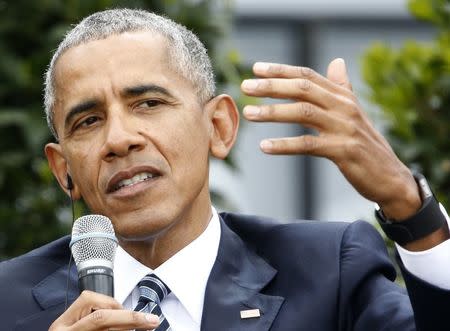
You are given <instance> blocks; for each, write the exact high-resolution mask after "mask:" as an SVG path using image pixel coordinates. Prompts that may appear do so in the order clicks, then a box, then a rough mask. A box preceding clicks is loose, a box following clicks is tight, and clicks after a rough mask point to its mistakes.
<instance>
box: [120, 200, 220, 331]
mask: <svg viewBox="0 0 450 331" xmlns="http://www.w3.org/2000/svg"><path fill="white" fill-rule="evenodd" d="M220 233H221V231H220V222H219V216H218V215H217V212H216V210H215V209H214V208H213V207H212V217H211V220H210V222H209V224H208V226H207V228H206V229H205V231H204V232H203V233H202V234H201V235H200V236H199V237H198V238H196V239H195V240H194V241H192V242H191V243H190V244H189V245H187V246H186V247H184V248H183V249H182V250H180V251H179V252H177V253H176V254H175V255H174V256H172V257H171V258H170V259H168V260H167V261H166V262H164V263H163V264H161V265H160V266H159V267H158V268H156V269H155V270H152V269H150V268H148V267H146V266H144V265H143V264H141V263H140V262H138V261H137V260H135V259H134V258H133V257H131V256H130V255H129V254H128V253H127V252H125V251H124V250H123V249H122V248H121V247H118V249H117V252H116V257H115V260H114V292H115V293H114V298H115V299H116V300H117V301H118V302H120V303H122V304H123V306H124V308H127V309H130V310H131V309H134V307H135V306H136V304H137V302H138V299H139V290H138V288H137V287H136V286H137V284H138V283H139V281H140V280H141V279H142V278H143V277H144V276H145V275H147V274H149V273H155V274H156V275H157V276H158V277H159V278H160V279H162V280H163V281H164V283H165V284H166V285H167V286H168V287H169V288H170V290H171V293H170V294H169V295H168V296H167V297H166V298H165V299H164V300H163V301H162V302H161V310H162V312H163V314H164V316H165V317H166V318H167V320H168V321H169V324H170V326H171V328H172V330H173V331H179V330H183V331H194V330H195V331H198V330H200V323H201V319H202V312H203V300H204V297H205V290H206V283H207V281H208V277H209V274H210V273H211V269H212V267H213V265H214V262H215V260H216V257H217V252H218V249H219V242H220Z"/></svg>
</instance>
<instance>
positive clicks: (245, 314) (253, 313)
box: [241, 309, 261, 319]
mask: <svg viewBox="0 0 450 331" xmlns="http://www.w3.org/2000/svg"><path fill="white" fill-rule="evenodd" d="M260 316H261V313H260V312H259V309H249V310H241V319H246V318H255V317H260Z"/></svg>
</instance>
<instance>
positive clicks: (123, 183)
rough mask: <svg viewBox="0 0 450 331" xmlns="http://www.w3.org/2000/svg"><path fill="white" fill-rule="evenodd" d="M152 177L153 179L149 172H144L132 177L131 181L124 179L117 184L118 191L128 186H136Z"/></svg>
mask: <svg viewBox="0 0 450 331" xmlns="http://www.w3.org/2000/svg"><path fill="white" fill-rule="evenodd" d="M152 177H153V175H152V174H151V173H149V172H142V173H139V174H136V175H134V176H133V177H131V178H130V179H123V180H121V181H120V182H119V183H117V185H116V190H118V189H120V188H122V187H126V186H130V185H134V184H137V183H140V182H143V181H145V180H147V179H149V178H152Z"/></svg>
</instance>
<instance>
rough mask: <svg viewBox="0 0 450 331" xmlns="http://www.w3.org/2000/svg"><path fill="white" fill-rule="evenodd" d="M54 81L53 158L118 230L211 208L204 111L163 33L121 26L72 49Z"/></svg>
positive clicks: (143, 229)
mask: <svg viewBox="0 0 450 331" xmlns="http://www.w3.org/2000/svg"><path fill="white" fill-rule="evenodd" d="M55 85H56V86H55V87H56V88H55V90H56V102H55V107H54V123H55V127H56V130H57V132H58V135H59V137H60V144H59V146H58V148H59V149H60V152H59V154H61V155H62V157H61V158H60V159H61V160H60V161H59V164H60V166H61V164H63V165H62V166H61V167H64V166H65V167H66V170H67V172H68V173H70V175H71V177H72V178H73V181H74V183H75V185H76V187H77V190H78V192H79V194H80V195H81V196H82V198H83V199H84V200H85V202H86V203H87V204H88V206H89V207H90V209H91V211H92V212H93V213H98V214H103V215H106V216H108V217H109V218H111V220H112V221H113V224H114V227H115V230H116V232H117V234H118V235H119V236H120V237H121V238H122V239H129V240H141V239H144V238H147V237H152V236H154V235H156V234H158V233H160V232H162V231H164V230H165V229H168V228H170V227H171V226H172V225H175V224H176V223H177V222H178V221H180V220H181V219H186V218H193V217H195V215H196V214H198V213H199V210H203V209H205V208H209V204H210V202H209V193H208V154H209V144H210V136H211V131H212V129H211V121H210V118H209V116H210V115H208V114H209V113H208V112H207V111H203V109H202V105H201V104H199V100H198V98H197V95H196V93H195V89H194V87H193V86H192V84H191V83H190V82H188V81H187V80H186V79H184V78H183V77H182V76H180V75H179V74H177V73H176V72H175V71H174V70H173V69H171V68H170V67H169V64H168V61H167V51H166V41H165V39H164V38H163V37H161V36H159V35H155V34H152V33H149V32H136V33H124V34H120V35H117V36H111V37H108V38H107V39H104V40H98V41H92V42H88V43H86V44H82V45H80V46H77V47H74V48H71V49H69V50H68V51H67V52H65V53H64V54H63V55H62V56H61V57H60V59H59V60H58V62H57V65H56V69H55ZM62 159H64V161H62Z"/></svg>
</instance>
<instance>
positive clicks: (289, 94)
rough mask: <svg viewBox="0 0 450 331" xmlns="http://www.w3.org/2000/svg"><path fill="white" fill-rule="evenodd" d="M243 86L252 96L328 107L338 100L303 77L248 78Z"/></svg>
mask: <svg viewBox="0 0 450 331" xmlns="http://www.w3.org/2000/svg"><path fill="white" fill-rule="evenodd" d="M241 88H242V90H243V91H244V92H245V93H246V94H247V95H251V96H256V97H270V98H280V99H294V100H301V101H306V102H310V103H313V104H315V105H317V106H320V107H324V108H327V109H329V108H332V107H333V106H334V105H335V104H336V101H337V98H336V95H334V94H332V93H330V92H329V91H327V90H326V89H324V88H322V87H321V86H319V85H317V84H314V83H313V82H311V81H310V80H307V79H301V78H292V79H284V78H266V79H247V80H244V81H243V82H242V85H241Z"/></svg>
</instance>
